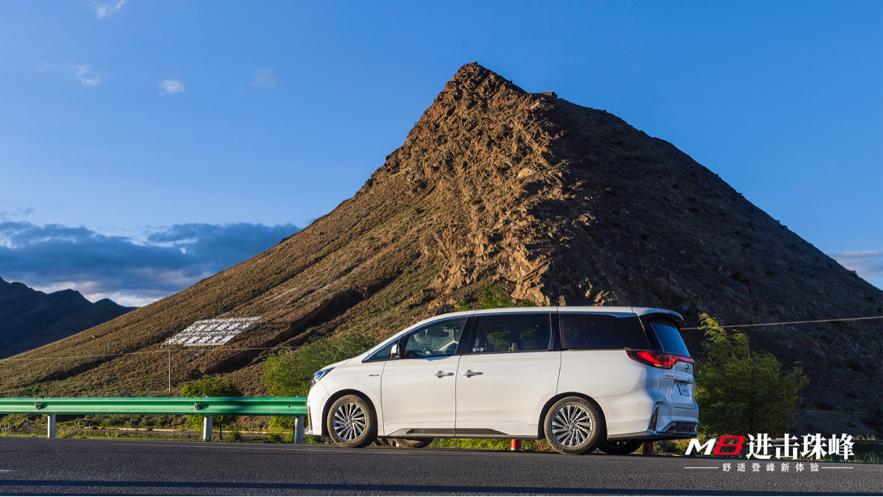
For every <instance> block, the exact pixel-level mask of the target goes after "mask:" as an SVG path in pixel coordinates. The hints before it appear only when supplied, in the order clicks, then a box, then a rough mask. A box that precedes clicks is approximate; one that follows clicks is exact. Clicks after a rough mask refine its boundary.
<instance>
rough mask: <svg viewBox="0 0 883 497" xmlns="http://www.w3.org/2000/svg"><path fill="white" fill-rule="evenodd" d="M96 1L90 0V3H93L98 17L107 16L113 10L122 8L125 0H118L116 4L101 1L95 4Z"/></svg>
mask: <svg viewBox="0 0 883 497" xmlns="http://www.w3.org/2000/svg"><path fill="white" fill-rule="evenodd" d="M96 3H97V2H95V0H92V5H95V14H97V15H98V18H99V19H100V18H102V17H107V16H109V15H111V14H113V13H114V12H116V11H118V10H120V9H121V8H123V4H124V3H126V0H120V1H119V2H117V3H116V4H113V3H103V4H100V5H96Z"/></svg>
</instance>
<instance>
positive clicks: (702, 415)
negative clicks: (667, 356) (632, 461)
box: [696, 314, 809, 436]
mask: <svg viewBox="0 0 883 497" xmlns="http://www.w3.org/2000/svg"><path fill="white" fill-rule="evenodd" d="M701 319H702V325H701V326H700V329H701V330H702V331H704V332H705V336H706V342H705V357H704V358H703V360H702V361H700V362H699V365H698V370H697V377H696V382H697V384H696V401H697V402H698V403H699V406H700V409H699V424H700V430H702V431H703V432H704V433H707V434H716V435H730V434H755V433H769V434H770V435H771V436H778V435H781V434H783V433H785V432H786V431H788V430H789V429H790V428H791V427H792V426H793V424H794V413H795V409H796V407H797V405H798V404H799V403H800V402H801V401H802V400H803V399H802V398H801V397H800V396H799V395H797V392H798V391H799V390H800V389H801V388H803V387H804V386H805V385H806V384H807V383H808V382H809V380H808V379H807V377H806V376H804V375H803V374H802V373H803V370H802V369H801V368H799V367H795V368H794V369H792V370H791V371H790V372H788V373H787V374H784V375H782V364H781V363H780V362H779V361H778V360H777V359H776V358H775V356H773V355H772V354H770V353H767V352H752V351H751V349H750V348H749V344H748V336H747V335H746V334H745V333H741V332H739V331H735V330H734V331H733V332H732V333H728V332H727V331H726V330H725V329H723V328H721V326H720V325H719V324H718V323H717V321H715V320H714V319H712V318H711V317H710V316H708V315H707V314H702V316H701Z"/></svg>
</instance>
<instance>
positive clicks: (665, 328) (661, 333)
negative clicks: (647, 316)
mask: <svg viewBox="0 0 883 497" xmlns="http://www.w3.org/2000/svg"><path fill="white" fill-rule="evenodd" d="M650 327H651V328H652V329H653V331H654V332H656V336H657V337H658V338H659V343H660V344H661V345H662V350H663V351H665V352H670V353H672V354H678V355H682V356H685V357H690V351H689V350H687V345H686V344H685V343H684V339H683V338H681V332H679V331H678V329H677V328H675V327H674V326H672V325H670V324H668V323H661V322H659V321H650ZM647 331H648V332H650V330H647Z"/></svg>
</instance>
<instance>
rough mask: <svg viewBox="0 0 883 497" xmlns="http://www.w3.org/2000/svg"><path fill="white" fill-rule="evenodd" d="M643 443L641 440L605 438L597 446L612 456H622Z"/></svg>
mask: <svg viewBox="0 0 883 497" xmlns="http://www.w3.org/2000/svg"><path fill="white" fill-rule="evenodd" d="M643 443H644V441H643V440H607V441H605V442H601V445H599V446H598V448H599V449H601V451H602V452H605V453H607V454H610V455H613V456H624V455H627V454H631V453H632V452H634V451H636V450H638V448H639V447H640V446H641V445H642V444H643Z"/></svg>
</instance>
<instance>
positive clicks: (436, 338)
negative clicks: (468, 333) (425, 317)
mask: <svg viewBox="0 0 883 497" xmlns="http://www.w3.org/2000/svg"><path fill="white" fill-rule="evenodd" d="M466 319H467V318H466V317H463V318H458V319H451V320H448V321H443V322H441V323H433V324H430V325H429V326H426V327H423V328H420V329H419V330H416V331H413V332H411V333H410V334H409V335H408V338H407V341H406V342H405V347H404V349H403V350H402V354H401V355H402V357H403V358H405V359H408V358H418V357H442V356H450V355H454V354H455V353H456V352H457V344H459V343H460V336H461V335H463V327H464V326H465V325H466Z"/></svg>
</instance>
